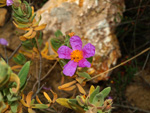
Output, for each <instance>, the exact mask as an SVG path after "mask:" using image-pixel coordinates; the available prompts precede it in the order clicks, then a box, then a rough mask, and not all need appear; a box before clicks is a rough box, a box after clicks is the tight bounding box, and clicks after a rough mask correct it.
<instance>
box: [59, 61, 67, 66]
mask: <svg viewBox="0 0 150 113" xmlns="http://www.w3.org/2000/svg"><path fill="white" fill-rule="evenodd" d="M59 64H60V66H61V67H62V68H63V67H64V66H65V65H66V64H67V61H66V60H63V59H60V60H59Z"/></svg>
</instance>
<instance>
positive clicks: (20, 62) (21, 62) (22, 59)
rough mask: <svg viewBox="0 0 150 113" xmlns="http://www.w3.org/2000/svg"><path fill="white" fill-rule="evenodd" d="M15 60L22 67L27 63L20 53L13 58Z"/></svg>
mask: <svg viewBox="0 0 150 113" xmlns="http://www.w3.org/2000/svg"><path fill="white" fill-rule="evenodd" d="M13 60H14V61H15V62H16V63H17V64H20V65H23V64H24V63H25V62H26V58H25V56H24V55H23V54H21V53H19V54H18V55H17V56H16V57H13Z"/></svg>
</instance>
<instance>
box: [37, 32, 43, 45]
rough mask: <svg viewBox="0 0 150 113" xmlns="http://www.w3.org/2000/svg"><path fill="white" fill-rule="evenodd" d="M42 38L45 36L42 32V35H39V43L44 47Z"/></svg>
mask: <svg viewBox="0 0 150 113" xmlns="http://www.w3.org/2000/svg"><path fill="white" fill-rule="evenodd" d="M42 36H43V34H42V31H40V35H39V38H38V43H39V45H40V46H41V45H42V42H43V39H42Z"/></svg>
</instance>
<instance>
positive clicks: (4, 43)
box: [0, 38, 8, 46]
mask: <svg viewBox="0 0 150 113" xmlns="http://www.w3.org/2000/svg"><path fill="white" fill-rule="evenodd" d="M0 44H1V45H4V46H7V45H8V42H7V40H5V39H4V38H0Z"/></svg>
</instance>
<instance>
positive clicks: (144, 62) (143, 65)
mask: <svg viewBox="0 0 150 113" xmlns="http://www.w3.org/2000/svg"><path fill="white" fill-rule="evenodd" d="M149 55H150V52H149V53H148V55H147V57H146V60H145V62H144V65H143V67H142V70H144V68H145V66H146V64H147V61H148V59H149Z"/></svg>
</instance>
